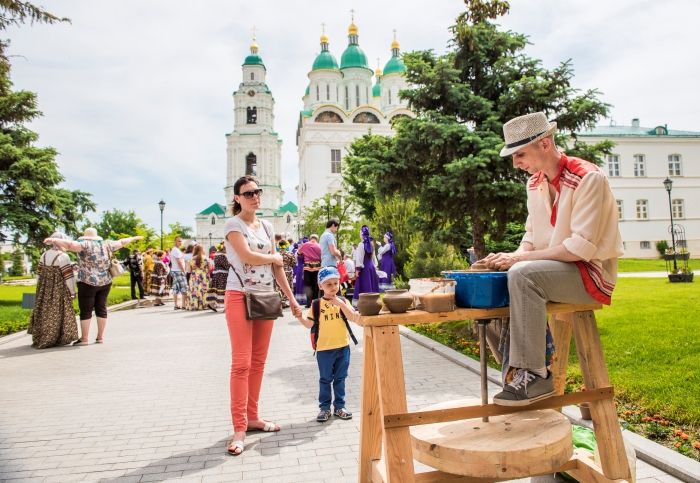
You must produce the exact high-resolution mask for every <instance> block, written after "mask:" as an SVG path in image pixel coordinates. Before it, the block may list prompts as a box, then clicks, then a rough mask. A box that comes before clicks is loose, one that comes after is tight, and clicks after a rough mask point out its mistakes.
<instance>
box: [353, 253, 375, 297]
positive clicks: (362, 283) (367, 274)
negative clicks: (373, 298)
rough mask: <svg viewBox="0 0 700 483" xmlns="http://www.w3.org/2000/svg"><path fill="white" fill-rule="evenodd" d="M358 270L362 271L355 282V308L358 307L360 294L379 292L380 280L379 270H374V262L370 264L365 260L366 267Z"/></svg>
mask: <svg viewBox="0 0 700 483" xmlns="http://www.w3.org/2000/svg"><path fill="white" fill-rule="evenodd" d="M358 270H359V271H360V276H359V277H357V279H356V280H355V291H354V293H353V294H352V305H353V307H357V302H358V301H359V300H360V294H363V293H378V292H379V278H378V277H377V270H376V269H375V268H374V262H371V261H370V262H368V261H367V260H366V259H365V266H364V267H363V268H359V269H358Z"/></svg>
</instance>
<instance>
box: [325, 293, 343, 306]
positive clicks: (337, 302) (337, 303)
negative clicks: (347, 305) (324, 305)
mask: <svg viewBox="0 0 700 483" xmlns="http://www.w3.org/2000/svg"><path fill="white" fill-rule="evenodd" d="M327 301H328V303H329V304H331V305H335V306H337V307H340V306H341V305H342V304H343V302H341V301H340V299H339V298H338V296H337V295H335V296H334V297H333V298H332V299H327Z"/></svg>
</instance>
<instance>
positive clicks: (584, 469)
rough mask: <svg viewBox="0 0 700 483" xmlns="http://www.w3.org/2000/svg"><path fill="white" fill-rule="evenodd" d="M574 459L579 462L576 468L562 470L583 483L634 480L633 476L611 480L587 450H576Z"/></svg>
mask: <svg viewBox="0 0 700 483" xmlns="http://www.w3.org/2000/svg"><path fill="white" fill-rule="evenodd" d="M623 453H624V452H623ZM574 459H576V462H577V465H576V468H572V469H568V470H562V471H566V472H567V473H568V474H569V475H571V476H572V477H573V478H576V479H577V480H578V481H581V482H583V483H628V482H629V483H631V481H632V478H629V479H615V480H611V479H610V478H608V477H606V476H605V475H604V474H603V472H602V470H601V468H600V467H599V466H598V465H596V464H595V463H594V462H593V460H592V459H591V455H590V454H589V453H587V452H585V451H582V450H575V451H574V456H573V458H572V460H574Z"/></svg>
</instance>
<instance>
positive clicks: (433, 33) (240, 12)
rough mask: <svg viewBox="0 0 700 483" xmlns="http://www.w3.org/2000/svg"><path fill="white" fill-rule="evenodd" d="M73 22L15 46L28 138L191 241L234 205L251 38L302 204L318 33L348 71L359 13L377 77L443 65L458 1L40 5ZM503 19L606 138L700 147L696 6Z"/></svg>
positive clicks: (152, 0) (14, 38)
mask: <svg viewBox="0 0 700 483" xmlns="http://www.w3.org/2000/svg"><path fill="white" fill-rule="evenodd" d="M40 4H41V5H43V6H44V7H45V8H46V9H47V10H48V11H49V12H51V13H53V14H55V15H58V16H61V17H68V18H70V19H71V23H70V24H68V23H64V24H58V25H34V26H31V25H25V26H22V27H19V28H12V29H10V30H8V31H7V32H5V37H6V38H9V39H10V40H11V46H10V49H9V54H11V55H13V56H14V57H12V58H11V62H12V80H13V82H14V84H15V88H16V89H18V90H19V89H24V90H29V91H33V92H36V93H37V94H38V102H39V108H40V110H41V111H42V112H43V113H44V117H42V118H40V119H39V120H37V121H35V122H33V123H32V125H31V126H30V127H31V129H33V130H35V131H36V132H38V133H39V135H40V138H39V142H38V144H39V145H40V146H53V147H54V148H56V149H57V150H58V151H59V153H60V156H59V157H58V158H57V161H58V163H59V166H60V170H61V172H62V174H63V175H64V176H65V177H66V182H65V183H64V185H65V186H66V187H67V188H70V189H80V190H83V191H87V192H89V193H92V195H93V200H94V201H95V202H96V203H97V214H91V215H90V218H91V219H92V220H97V219H98V218H99V213H101V212H102V211H104V210H110V209H112V208H118V209H120V210H134V211H135V212H136V213H137V215H138V216H139V217H140V218H141V219H143V220H144V221H145V222H146V223H148V224H149V225H151V226H153V227H158V226H159V224H160V211H159V209H158V202H159V201H160V200H161V199H163V200H164V201H165V202H166V208H165V212H164V221H165V224H166V225H167V224H170V223H174V222H180V223H182V224H184V225H189V226H192V227H194V226H195V223H194V215H195V214H196V213H198V212H200V211H202V210H203V209H205V208H206V207H208V206H210V205H211V204H212V203H215V202H218V203H222V204H224V203H225V201H226V200H224V193H223V187H224V186H225V182H226V179H225V176H226V140H225V139H226V138H225V134H226V133H229V132H231V131H232V130H233V107H234V106H233V98H232V96H231V94H232V92H233V91H234V90H236V89H237V87H238V84H239V83H240V82H241V80H242V75H241V64H242V63H243V60H244V58H245V57H246V55H248V54H249V48H250V44H251V39H252V32H251V29H252V27H253V26H255V27H257V29H258V30H257V44H258V45H259V47H260V50H259V55H260V56H261V57H262V59H263V61H264V63H265V66H266V68H267V85H268V86H269V88H270V90H271V91H272V93H273V95H274V98H275V101H276V104H275V130H276V131H277V132H279V135H280V138H281V139H282V140H283V142H284V144H283V147H282V188H283V189H284V191H285V199H284V201H285V202H287V201H294V202H296V192H295V191H294V187H295V186H296V185H297V184H298V170H297V166H298V155H297V149H296V144H295V132H296V126H297V122H298V119H299V111H300V110H301V109H302V107H303V103H302V100H301V97H302V95H303V94H304V90H305V89H306V86H307V84H308V77H307V74H308V72H309V70H310V69H311V65H312V63H313V60H314V58H315V55H316V54H317V53H318V52H319V51H320V47H319V37H320V35H321V24H322V23H325V24H326V34H327V35H328V37H329V38H330V50H331V52H332V53H333V54H334V55H335V57H336V58H337V59H338V60H340V56H341V54H342V52H343V50H344V49H345V47H346V45H347V27H348V25H349V24H350V10H351V9H354V10H355V12H356V13H355V24H356V25H357V26H358V29H359V44H360V47H361V48H362V49H363V50H364V51H365V53H366V54H367V57H368V59H371V61H370V67H372V68H373V69H374V68H376V62H377V61H376V59H377V58H378V57H379V58H380V59H381V65H382V67H383V66H384V64H385V63H386V62H387V61H388V60H389V58H390V56H391V52H390V49H391V47H390V45H391V42H392V40H393V34H392V30H394V29H396V31H397V39H398V40H399V42H400V44H401V50H402V51H403V52H407V51H412V50H425V49H433V50H435V51H436V52H438V53H443V52H445V51H446V49H447V43H448V40H449V37H450V36H449V32H448V28H449V26H450V25H452V24H453V21H454V19H455V18H456V16H457V15H458V14H459V13H460V12H461V11H463V9H464V3H463V1H462V0H430V1H425V0H424V1H418V0H371V1H370V0H353V1H349V0H334V1H320V0H296V1H294V2H290V1H288V0H285V1H283V0H266V1H256V2H250V1H241V0H228V1H215V0H200V1H198V2H191V1H187V2H185V1H182V0H168V1H167V2H166V1H162V0H148V1H143V0H140V1H133V0H121V1H119V2H117V1H113V0H101V1H99V2H95V1H94V0H70V1H68V0H44V1H43V2H41V3H40ZM510 4H511V10H510V13H509V14H508V15H507V16H505V17H503V18H501V19H499V21H498V23H499V24H500V25H501V26H502V28H504V29H509V30H513V31H515V32H520V33H524V34H526V35H528V36H529V39H530V41H531V42H532V44H533V45H530V46H528V48H527V49H526V53H527V54H528V55H530V56H531V57H534V58H538V59H541V60H542V62H543V65H544V66H545V67H547V68H550V69H551V68H554V67H555V66H557V65H558V64H559V62H562V61H565V60H568V59H571V60H572V63H573V67H574V70H575V79H574V87H576V88H580V89H589V88H598V89H599V90H600V91H601V92H602V93H603V94H602V96H601V97H602V99H603V100H604V101H605V102H608V103H610V104H612V105H613V106H614V107H613V109H612V113H611V118H612V119H607V120H602V121H601V123H610V122H611V121H612V122H615V123H617V125H629V124H630V120H631V119H632V118H633V117H638V118H640V119H641V125H642V126H649V127H654V126H657V125H663V124H668V127H669V129H679V130H689V131H700V96H698V95H697V94H694V92H695V93H696V92H697V88H696V86H697V79H698V78H700V62H698V51H699V49H698V47H699V44H700V41H699V40H698V36H697V34H696V29H697V27H696V25H695V24H696V19H697V18H699V17H700V2H697V1H693V0H664V1H663V2H660V1H658V0H655V1H649V0H614V1H610V0H566V1H562V0H511V1H510Z"/></svg>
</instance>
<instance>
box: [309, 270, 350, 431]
mask: <svg viewBox="0 0 700 483" xmlns="http://www.w3.org/2000/svg"><path fill="white" fill-rule="evenodd" d="M318 286H319V288H320V289H321V290H323V297H321V298H318V299H316V300H314V301H313V302H312V303H311V310H309V311H308V312H307V314H306V319H304V318H303V317H298V319H299V322H301V323H302V325H304V327H306V328H309V329H311V345H312V347H313V348H314V349H315V350H316V361H317V362H318V371H319V373H320V379H319V393H318V406H319V408H321V411H320V412H319V413H318V416H317V417H316V420H317V421H321V422H324V421H328V418H330V416H331V399H332V396H333V395H335V400H334V401H333V409H334V411H333V415H335V417H338V418H340V419H351V418H352V413H351V412H348V411H346V409H345V379H346V378H347V377H348V368H349V367H350V341H349V338H348V335H349V336H350V337H351V338H352V340H353V342H354V343H355V344H357V339H355V336H354V335H353V333H352V330H351V329H350V325H349V324H348V321H354V320H355V310H354V309H353V308H352V305H351V304H350V303H349V302H348V301H347V300H346V299H344V298H343V297H341V296H339V295H338V290H339V288H340V273H338V269H337V268H335V267H324V268H322V269H321V270H320V271H319V272H318ZM331 385H332V386H333V393H331Z"/></svg>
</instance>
